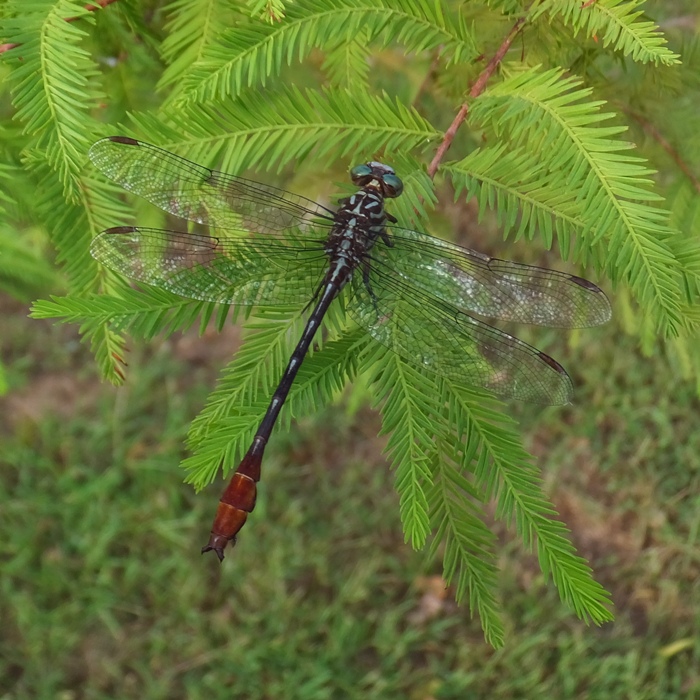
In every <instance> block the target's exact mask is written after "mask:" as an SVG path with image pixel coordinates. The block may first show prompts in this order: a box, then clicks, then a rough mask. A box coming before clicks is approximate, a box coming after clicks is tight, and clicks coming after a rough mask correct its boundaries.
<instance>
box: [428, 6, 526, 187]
mask: <svg viewBox="0 0 700 700" xmlns="http://www.w3.org/2000/svg"><path fill="white" fill-rule="evenodd" d="M523 24H525V18H524V17H521V18H520V19H519V20H517V21H516V23H515V24H514V25H513V28H512V29H511V30H510V32H508V36H506V38H505V39H504V40H503V43H502V44H501V45H500V46H499V48H498V51H496V53H495V54H494V56H493V58H492V59H491V60H490V61H489V62H488V63H487V64H486V67H485V68H484V70H483V71H481V73H480V74H479V77H478V78H477V79H476V82H475V83H474V84H473V85H472V88H471V90H470V91H469V97H470V98H472V99H473V98H475V97H478V96H479V95H480V94H481V93H482V92H483V91H484V90H485V89H486V83H488V80H489V78H490V77H491V76H492V75H493V72H494V71H495V70H496V67H497V66H498V64H499V63H500V62H501V61H502V60H503V57H504V56H505V55H506V53H507V52H508V49H509V48H510V45H511V44H512V43H513V39H515V37H516V35H517V34H518V32H519V31H520V30H521V29H522V26H523ZM468 112H469V103H468V102H465V103H464V104H463V105H462V106H461V107H460V110H459V112H458V113H457V116H456V117H455V118H454V120H453V121H452V124H450V126H449V128H448V129H447V131H446V132H445V137H444V138H443V139H442V143H441V144H440V145H439V146H438V149H437V151H436V152H435V157H434V158H433V160H432V162H431V163H430V165H429V166H428V175H430V177H431V179H432V178H434V177H435V173H436V172H437V169H438V167H439V165H440V161H441V160H442V159H443V157H444V155H445V153H447V151H448V149H449V148H450V146H451V145H452V141H453V140H454V137H455V134H456V133H457V129H459V127H460V126H461V125H462V122H463V121H464V120H465V119H466V118H467V113H468Z"/></svg>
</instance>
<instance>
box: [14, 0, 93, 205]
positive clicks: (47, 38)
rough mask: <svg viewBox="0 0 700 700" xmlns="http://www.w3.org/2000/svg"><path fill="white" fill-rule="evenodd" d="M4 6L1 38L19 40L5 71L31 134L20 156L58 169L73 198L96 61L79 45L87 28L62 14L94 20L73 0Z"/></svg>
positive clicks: (40, 0)
mask: <svg viewBox="0 0 700 700" xmlns="http://www.w3.org/2000/svg"><path fill="white" fill-rule="evenodd" d="M8 10H9V12H8V14H9V18H8V19H7V20H6V21H5V31H6V33H5V37H6V41H8V42H10V43H17V44H18V46H17V47H16V48H15V49H13V53H12V56H11V59H12V60H13V61H17V63H16V64H15V66H14V69H13V71H12V72H11V74H10V80H11V82H12V92H13V100H14V104H15V107H16V109H17V112H16V115H15V118H16V119H18V120H19V121H20V122H22V123H23V125H24V132H25V133H26V134H30V135H32V136H34V137H35V141H34V142H33V145H32V149H31V151H27V152H26V153H25V158H26V159H27V160H28V161H29V162H30V163H36V164H43V163H47V164H48V165H49V167H50V168H51V169H52V170H53V171H55V172H56V173H57V175H58V177H59V179H60V181H61V183H62V185H63V192H64V195H65V197H66V198H67V199H69V200H71V201H73V202H75V201H76V200H77V199H78V198H79V196H80V183H79V176H80V170H81V168H82V166H83V163H84V153H85V151H86V150H87V146H88V145H89V143H90V141H89V138H88V137H87V134H86V133H85V129H84V124H85V123H86V122H87V121H88V109H89V107H90V105H91V103H92V102H93V101H96V100H97V99H98V98H100V97H101V95H100V93H99V91H98V90H97V89H96V86H95V78H96V75H97V70H96V68H95V65H94V63H93V62H92V60H91V59H90V56H89V54H88V52H87V51H85V49H83V48H82V47H80V46H79V44H80V42H81V41H82V40H83V39H84V38H85V36H86V33H85V31H84V30H83V29H82V28H81V27H80V25H79V24H78V23H77V22H67V21H66V19H68V18H73V17H76V18H78V17H81V18H84V19H85V20H87V21H93V20H92V17H91V13H90V12H88V11H87V10H86V8H85V7H84V5H83V4H81V3H78V2H73V0H59V1H57V2H47V1H46V0H11V2H10V7H9V8H8ZM37 78H38V79H37Z"/></svg>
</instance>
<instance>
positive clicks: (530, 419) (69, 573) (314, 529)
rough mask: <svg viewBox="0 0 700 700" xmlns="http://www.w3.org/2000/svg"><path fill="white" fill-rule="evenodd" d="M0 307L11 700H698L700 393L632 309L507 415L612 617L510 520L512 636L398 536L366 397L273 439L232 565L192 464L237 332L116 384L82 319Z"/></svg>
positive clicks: (150, 364) (168, 351)
mask: <svg viewBox="0 0 700 700" xmlns="http://www.w3.org/2000/svg"><path fill="white" fill-rule="evenodd" d="M514 247H515V249H516V250H514V251H511V252H512V254H513V255H512V256H513V257H516V258H518V259H520V255H521V254H522V253H524V251H525V248H522V249H518V246H517V245H516V246H514ZM2 305H3V307H4V308H3V309H2V311H3V317H4V321H3V333H2V338H1V339H0V343H1V348H2V359H3V361H4V362H5V363H6V364H7V367H8V377H9V382H10V390H9V392H8V394H7V395H6V396H5V397H4V398H3V399H2V400H1V401H2V403H1V405H0V410H1V411H2V415H3V416H4V420H3V421H2V428H1V429H2V433H3V435H2V451H1V453H0V460H1V462H2V469H1V470H0V475H1V476H0V489H2V498H0V503H1V504H2V505H1V506H0V527H1V528H2V529H1V531H0V547H1V548H2V559H3V575H2V577H0V586H1V593H0V595H1V596H2V602H1V607H2V632H1V633H0V644H1V651H0V698H8V699H9V698H12V699H15V698H17V699H19V698H61V699H62V700H71V699H72V698H131V697H134V698H135V697H141V698H169V699H172V698H199V697H206V698H209V699H212V700H213V698H300V699H303V700H313V699H316V698H319V699H321V698H339V697H348V698H416V699H424V700H428V699H430V698H435V699H446V698H455V699H458V698H470V697H475V698H484V697H499V698H532V697H552V698H555V697H556V698H601V699H602V698H649V699H652V698H653V699H660V698H693V697H700V663H699V661H700V640H698V635H697V631H698V622H699V621H700V620H699V618H700V605H699V603H700V597H699V594H698V581H699V577H698V575H699V573H700V553H699V552H700V550H699V549H698V529H699V525H700V507H699V506H700V497H699V495H698V494H700V483H699V481H700V456H699V453H700V431H698V430H697V415H698V399H697V396H696V395H695V392H694V388H693V387H692V386H690V385H689V384H688V383H684V382H682V381H681V380H679V379H677V378H676V376H675V374H674V373H673V371H672V370H671V369H670V368H669V366H668V363H667V362H666V361H665V360H664V359H663V358H661V357H659V358H656V359H652V358H647V357H643V356H642V355H641V354H640V353H639V352H638V350H637V343H636V341H635V340H634V339H632V338H628V337H627V336H626V335H625V334H624V333H622V331H621V328H620V319H619V318H616V319H614V320H613V321H612V322H611V323H610V324H608V325H607V326H606V327H604V328H600V329H594V330H586V331H582V332H577V333H576V334H574V335H573V336H569V337H568V338H567V336H566V334H565V333H561V332H555V331H546V330H544V331H538V332H537V335H536V337H537V340H538V344H539V346H540V347H542V349H544V350H545V351H547V352H550V353H552V354H553V355H554V356H555V357H557V359H559V360H560V361H562V363H563V364H564V365H565V366H566V367H567V369H569V370H570V372H571V374H572V377H573V379H574V383H575V385H576V389H577V393H576V402H575V404H574V405H572V406H568V407H564V408H559V409H557V408H547V409H542V408H540V407H533V406H527V405H524V404H516V403H514V404H512V405H511V407H510V408H511V409H512V412H513V414H514V415H516V417H517V418H518V419H519V421H520V422H521V424H522V427H523V431H524V435H525V444H526V447H527V448H528V449H529V450H530V451H531V452H533V454H535V455H536V457H537V459H538V462H539V465H540V466H541V469H542V472H543V474H544V476H545V480H546V486H547V491H548V492H549V494H551V498H552V499H553V501H554V502H555V503H556V505H557V507H558V509H559V512H560V514H561V517H562V519H563V520H564V521H565V522H566V523H567V524H568V525H569V526H570V527H571V529H572V533H573V534H572V537H573V540H574V542H575V544H576V546H577V548H578V550H579V552H580V553H581V554H582V555H583V556H585V557H587V558H588V559H589V561H590V562H591V564H592V566H593V568H594V570H595V573H596V576H597V578H598V580H599V581H600V582H601V583H603V584H604V585H605V586H606V587H607V588H608V589H609V590H610V591H611V593H612V595H613V600H614V602H615V606H616V616H617V619H616V621H615V623H613V624H609V625H606V626H604V627H602V628H594V627H593V628H589V627H586V626H585V625H584V624H582V623H581V622H579V621H578V620H577V619H576V618H575V617H574V615H573V614H572V613H571V612H570V611H568V610H566V609H565V608H564V607H563V606H562V604H561V603H560V601H559V598H558V596H557V593H556V591H555V590H554V589H553V587H552V586H551V583H547V582H546V581H545V580H544V579H543V576H542V574H541V573H540V572H539V569H538V566H537V563H536V560H535V558H534V557H533V556H532V555H531V554H529V553H527V552H523V551H522V549H521V548H520V546H519V544H518V543H517V541H516V540H515V538H514V536H513V534H512V533H510V532H508V531H506V530H505V529H504V528H503V527H502V526H501V525H500V524H498V523H494V524H493V527H495V528H497V529H498V532H499V533H500V534H501V544H502V549H501V562H500V565H501V568H502V575H501V596H502V600H503V604H504V615H505V618H506V626H507V637H506V639H507V643H506V646H505V647H504V648H503V649H501V650H498V651H496V650H494V649H492V648H491V647H489V646H488V645H486V643H485V642H484V641H483V637H482V632H481V629H480V625H479V622H478V620H472V619H470V616H469V612H468V610H467V609H466V608H464V607H462V608H459V607H457V606H456V605H455V604H454V602H453V595H452V593H451V591H450V590H449V589H448V590H445V589H444V585H443V583H442V580H441V579H440V577H439V573H440V568H439V563H435V564H432V565H431V564H429V563H426V561H425V558H424V556H423V554H422V553H420V552H418V553H416V552H413V551H412V550H411V549H410V547H409V546H407V545H405V544H404V543H403V541H402V534H401V525H400V522H399V517H398V500H397V497H396V494H395V492H394V490H393V487H392V474H391V473H390V472H389V470H388V468H387V466H386V464H385V462H384V460H383V459H382V456H381V450H382V445H383V441H382V439H379V438H377V437H376V435H377V432H378V429H379V421H378V418H377V416H376V415H374V414H373V413H372V412H371V411H370V410H369V409H366V408H364V407H362V404H361V402H360V407H359V409H357V410H355V409H353V410H350V408H349V407H350V406H353V407H354V406H355V405H356V401H355V400H354V397H353V396H352V393H351V392H352V389H349V390H348V393H346V395H344V396H343V397H341V399H340V400H339V401H338V403H337V404H336V405H335V406H333V407H331V408H329V409H328V410H326V411H324V412H322V413H319V414H318V415H317V416H316V417H315V418H314V419H312V420H305V421H302V422H299V423H295V424H294V427H293V431H292V432H291V433H289V434H283V433H279V434H278V433H275V436H274V439H273V441H272V442H271V445H270V447H269V451H268V453H267V455H266V464H265V465H264V474H263V480H262V482H261V485H260V491H261V493H260V497H259V501H258V506H257V508H256V510H255V512H254V513H253V514H252V516H251V518H250V521H249V523H248V525H247V526H246V528H245V529H244V530H243V532H242V535H241V537H240V539H239V542H238V544H237V545H236V547H235V548H234V549H232V550H231V551H230V552H229V554H228V556H227V558H226V560H225V561H224V563H223V565H221V566H220V565H219V563H218V562H217V561H216V558H215V557H201V556H200V554H199V549H200V547H201V546H202V544H204V543H205V541H206V539H207V535H208V528H209V524H210V521H211V518H212V515H213V513H214V509H215V507H216V502H217V500H218V497H219V495H220V494H219V491H220V489H221V488H222V483H221V482H219V483H217V484H216V486H213V487H211V488H210V489H208V490H207V491H205V492H204V493H202V494H201V495H199V496H195V494H194V493H193V492H192V490H191V488H190V487H188V486H186V485H184V484H183V483H182V473H181V472H180V471H179V469H178V462H179V460H180V459H181V458H182V457H183V456H184V447H183V443H184V440H185V434H186V429H187V426H188V424H189V421H190V420H191V419H192V418H193V417H194V416H195V415H196V413H197V412H198V410H199V409H200V408H201V406H202V404H203V402H204V399H205V397H206V395H207V393H208V392H209V391H210V390H211V389H212V387H213V384H214V382H215V379H216V376H217V370H218V368H219V367H220V366H221V365H222V364H223V363H224V362H225V361H226V360H227V359H228V358H229V357H230V355H231V354H232V353H233V352H234V351H235V348H236V345H237V342H238V333H237V330H236V329H235V328H232V327H228V328H227V329H226V331H225V332H224V333H223V334H221V335H217V334H215V333H213V332H212V333H207V334H206V335H205V336H204V337H202V338H198V337H197V336H196V335H195V334H188V335H185V336H177V337H173V338H171V339H170V340H168V341H159V342H154V343H151V344H149V345H148V346H144V345H138V344H135V343H132V346H131V348H132V349H131V353H130V357H129V368H128V382H127V385H126V386H125V387H123V388H121V389H115V388H113V387H111V386H108V385H106V384H103V383H101V382H100V379H99V377H98V376H97V373H96V370H95V368H94V363H93V361H92V359H91V357H90V355H89V353H88V351H87V350H86V348H85V347H83V346H82V345H81V344H80V342H79V338H78V334H77V331H76V329H75V328H73V327H67V326H66V327H64V326H52V325H51V324H49V323H42V322H38V321H32V320H29V319H28V318H27V317H26V314H27V310H28V309H27V307H26V306H25V305H23V304H21V303H19V302H15V301H11V300H9V299H7V298H5V299H4V300H3V301H2ZM521 335H522V334H521ZM526 337H528V338H530V339H532V338H531V337H530V336H527V335H526Z"/></svg>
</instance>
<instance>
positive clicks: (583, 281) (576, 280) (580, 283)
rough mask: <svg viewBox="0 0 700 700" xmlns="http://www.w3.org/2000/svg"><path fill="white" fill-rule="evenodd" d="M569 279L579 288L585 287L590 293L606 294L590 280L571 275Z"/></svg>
mask: <svg viewBox="0 0 700 700" xmlns="http://www.w3.org/2000/svg"><path fill="white" fill-rule="evenodd" d="M569 277H570V278H571V281H572V282H573V283H574V284H577V285H578V286H579V287H583V288H584V289H588V290H589V291H590V292H598V294H604V293H605V292H603V290H602V289H601V288H600V287H599V286H598V285H597V284H593V282H591V281H590V280H587V279H584V278H583V277H579V276H578V275H569Z"/></svg>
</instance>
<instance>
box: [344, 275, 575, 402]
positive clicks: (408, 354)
mask: <svg viewBox="0 0 700 700" xmlns="http://www.w3.org/2000/svg"><path fill="white" fill-rule="evenodd" d="M350 286H351V293H350V298H349V299H348V301H347V307H346V308H347V310H348V311H349V313H350V315H351V316H352V317H353V318H354V319H355V320H356V321H357V322H358V323H359V324H360V325H361V326H362V327H364V328H365V329H367V331H368V332H369V333H370V335H372V337H373V338H374V339H375V340H377V341H379V342H380V343H382V344H383V345H385V346H386V347H388V348H390V349H391V350H393V351H394V352H395V353H396V354H398V355H399V356H401V357H402V358H403V359H405V360H407V361H408V362H411V363H412V364H414V365H417V366H418V367H421V368H425V369H427V370H429V371H432V372H435V373H436V374H440V375H442V376H445V377H448V378H450V379H453V380H455V381H458V382H461V383H463V384H467V385H474V386H481V387H484V388H486V389H489V390H490V391H493V392H494V393H496V394H498V395H499V396H502V397H504V398H513V399H521V400H524V401H532V402H534V403H542V404H565V403H568V402H569V401H570V400H571V396H572V393H573V387H572V384H571V380H570V378H569V375H568V374H567V373H566V371H565V370H564V368H563V367H562V366H561V365H560V364H559V363H558V362H556V361H555V360H553V359H552V358H551V357H549V356H548V355H545V354H544V353H542V352H540V351H539V350H537V349H536V348H533V347H532V346H530V345H528V344H527V343H524V342H523V341H521V340H518V339H517V338H514V337H513V336H511V335H508V334H507V333H504V332H503V331H501V330H499V329H497V328H493V327H492V326H489V325H487V324H486V323H483V322H481V321H479V320H477V319H475V318H472V317H471V316H469V315H468V314H466V313H464V312H463V311H462V310H461V309H459V308H457V307H455V306H453V305H452V304H449V303H448V302H447V301H445V300H444V299H441V298H437V297H435V296H432V295H431V294H429V293H427V292H426V291H424V290H423V289H421V288H420V287H417V286H415V285H409V284H407V283H405V282H404V281H403V280H402V279H401V278H400V277H397V276H395V275H394V274H392V273H387V272H386V271H384V272H382V273H381V274H378V273H377V271H376V270H375V269H374V267H372V268H369V269H368V270H367V273H366V275H365V277H364V278H363V276H362V275H360V274H357V275H355V277H354V278H353V280H352V282H351V285H350Z"/></svg>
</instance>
